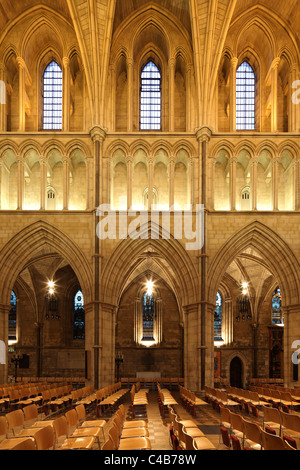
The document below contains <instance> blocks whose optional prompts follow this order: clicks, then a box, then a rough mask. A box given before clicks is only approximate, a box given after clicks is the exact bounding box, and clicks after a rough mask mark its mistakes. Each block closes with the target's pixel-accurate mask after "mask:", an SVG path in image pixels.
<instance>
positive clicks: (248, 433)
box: [244, 419, 261, 444]
mask: <svg viewBox="0 0 300 470" xmlns="http://www.w3.org/2000/svg"><path fill="white" fill-rule="evenodd" d="M244 434H245V438H246V439H249V440H250V441H253V442H255V443H256V444H261V428H260V427H259V426H258V425H257V424H256V423H254V422H250V421H247V420H246V419H244Z"/></svg>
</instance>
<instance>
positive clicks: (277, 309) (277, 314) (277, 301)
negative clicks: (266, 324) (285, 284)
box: [272, 287, 283, 325]
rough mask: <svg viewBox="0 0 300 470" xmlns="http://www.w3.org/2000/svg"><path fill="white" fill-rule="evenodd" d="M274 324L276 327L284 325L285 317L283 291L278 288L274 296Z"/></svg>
mask: <svg viewBox="0 0 300 470" xmlns="http://www.w3.org/2000/svg"><path fill="white" fill-rule="evenodd" d="M272 323H273V324H274V325H282V324H283V315H282V310H281V291H280V288H279V287H276V289H275V291H274V292H273V295H272Z"/></svg>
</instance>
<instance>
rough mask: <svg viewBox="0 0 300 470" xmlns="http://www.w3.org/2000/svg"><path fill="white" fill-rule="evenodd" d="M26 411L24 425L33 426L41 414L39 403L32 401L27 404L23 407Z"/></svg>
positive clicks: (24, 411)
mask: <svg viewBox="0 0 300 470" xmlns="http://www.w3.org/2000/svg"><path fill="white" fill-rule="evenodd" d="M23 413H24V426H25V427H29V426H32V425H33V424H34V423H35V422H36V421H37V420H38V416H39V411H38V407H37V405H35V404H34V403H32V404H31V405H28V406H25V407H24V408H23Z"/></svg>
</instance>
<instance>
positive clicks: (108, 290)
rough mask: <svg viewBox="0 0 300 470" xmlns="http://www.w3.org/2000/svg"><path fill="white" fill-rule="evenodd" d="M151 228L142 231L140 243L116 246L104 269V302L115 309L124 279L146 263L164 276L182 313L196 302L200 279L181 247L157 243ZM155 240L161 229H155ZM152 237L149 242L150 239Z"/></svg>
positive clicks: (169, 241) (135, 241) (161, 242)
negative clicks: (184, 308)
mask: <svg viewBox="0 0 300 470" xmlns="http://www.w3.org/2000/svg"><path fill="white" fill-rule="evenodd" d="M153 226H154V224H152V227H151V228H148V224H146V225H145V226H143V227H141V230H140V239H136V240H133V239H127V240H124V241H122V242H120V243H119V245H118V247H117V248H116V249H115V251H114V253H113V254H112V256H111V257H110V258H109V259H108V260H107V262H106V265H105V267H104V269H103V277H102V279H103V289H102V292H103V299H102V301H103V302H106V303H109V304H112V305H118V304H119V301H120V298H121V295H122V292H123V291H124V288H125V286H126V285H127V279H128V278H129V277H130V276H131V275H132V273H133V272H134V271H136V270H137V269H138V268H139V267H140V266H141V265H142V263H144V262H145V260H147V259H151V260H152V261H153V262H154V265H156V266H158V269H159V271H160V272H161V273H162V274H163V275H164V278H165V279H166V280H167V282H168V284H169V285H170V286H171V288H172V289H173V292H174V294H175V297H176V299H177V302H178V306H179V308H180V309H181V308H182V307H183V306H185V305H190V304H192V303H196V302H198V301H199V276H198V273H197V271H196V270H195V268H194V266H193V263H192V261H191V259H190V257H189V255H188V252H187V251H186V250H185V249H184V247H183V246H182V245H181V243H179V241H176V240H160V241H159V243H156V242H155V240H154V237H153V231H151V230H153ZM155 231H156V232H157V233H156V235H157V237H158V236H160V237H162V232H163V229H162V227H159V226H157V227H156V228H155ZM151 236H152V239H151Z"/></svg>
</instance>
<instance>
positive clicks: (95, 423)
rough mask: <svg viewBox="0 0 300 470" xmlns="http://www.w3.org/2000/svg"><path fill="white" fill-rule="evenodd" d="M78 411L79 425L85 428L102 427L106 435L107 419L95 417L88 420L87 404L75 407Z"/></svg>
mask: <svg viewBox="0 0 300 470" xmlns="http://www.w3.org/2000/svg"><path fill="white" fill-rule="evenodd" d="M75 410H76V412H77V416H78V421H79V425H80V426H81V427H83V428H100V429H101V431H102V434H103V439H105V436H104V426H105V425H106V421H105V419H93V420H86V419H85V418H86V413H85V406H84V405H83V404H80V405H77V406H76V407H75Z"/></svg>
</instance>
